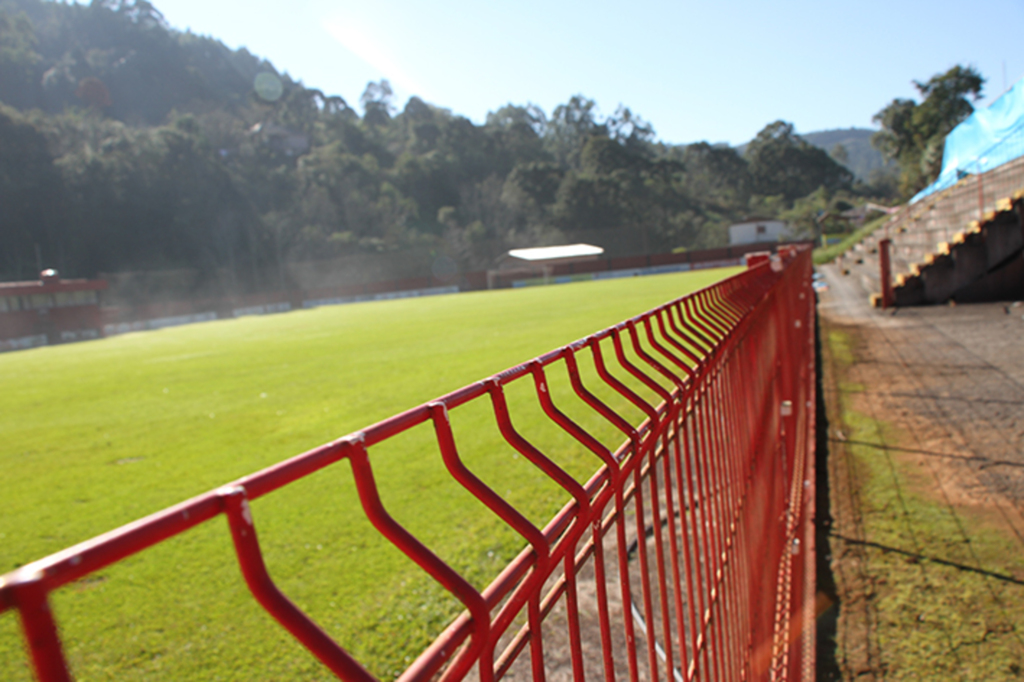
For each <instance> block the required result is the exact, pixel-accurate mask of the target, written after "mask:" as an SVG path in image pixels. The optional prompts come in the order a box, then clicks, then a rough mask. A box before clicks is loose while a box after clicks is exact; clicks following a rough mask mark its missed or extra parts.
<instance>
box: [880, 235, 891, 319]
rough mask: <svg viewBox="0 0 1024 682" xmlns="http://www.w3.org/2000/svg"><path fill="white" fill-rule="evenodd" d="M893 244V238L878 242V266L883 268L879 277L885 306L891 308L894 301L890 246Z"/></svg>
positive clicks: (883, 305)
mask: <svg viewBox="0 0 1024 682" xmlns="http://www.w3.org/2000/svg"><path fill="white" fill-rule="evenodd" d="M891 244H892V240H891V239H882V240H879V242H878V266H879V269H880V270H881V272H879V278H880V280H881V282H882V307H883V308H891V307H892V306H893V303H894V301H893V294H892V261H890V260H889V247H890V245H891Z"/></svg>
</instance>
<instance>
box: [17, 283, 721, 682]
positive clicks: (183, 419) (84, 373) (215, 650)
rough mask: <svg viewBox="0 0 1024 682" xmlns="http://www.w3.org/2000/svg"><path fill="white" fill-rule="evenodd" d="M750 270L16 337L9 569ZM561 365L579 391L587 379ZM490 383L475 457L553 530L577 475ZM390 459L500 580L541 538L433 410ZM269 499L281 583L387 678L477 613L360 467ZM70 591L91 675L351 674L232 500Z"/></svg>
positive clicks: (270, 536) (479, 413) (580, 465)
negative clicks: (463, 475) (454, 450)
mask: <svg viewBox="0 0 1024 682" xmlns="http://www.w3.org/2000/svg"><path fill="white" fill-rule="evenodd" d="M737 270H738V269H736V268H730V269H718V270H705V271H698V272H690V273H683V274H674V275H660V276H651V277H639V278H633V279H620V280H605V281H595V282H584V283H576V284H566V285H560V286H551V287H533V288H527V289H517V290H501V291H491V292H476V293H467V294H460V295H457V296H440V297H432V298H421V299H402V300H394V301H383V302H375V303H361V304H354V305H347V306H336V307H325V308H318V309H314V310H305V311H297V312H293V313H288V314H283V315H273V316H265V317H247V318H241V319H237V320H227V321H217V322H208V323H203V324H196V325H191V326H186V327H177V328H171V329H164V330H161V331H155V332H143V333H138V334H129V335H124V336H119V337H114V338H110V339H104V340H101V341H95V342H87V343H80V344H74V345H68V346H56V347H49V348H41V349H35V350H30V351H23V352H17V353H8V354H5V355H0V377H2V378H3V379H2V385H3V386H4V390H3V391H2V392H0V411H2V414H3V418H2V420H0V470H2V471H3V482H2V487H0V490H2V498H0V573H5V572H7V571H10V570H12V569H14V568H16V567H18V566H20V565H22V564H24V563H28V562H29V561H32V560H34V559H38V558H41V557H43V556H45V555H47V554H50V553H52V552H55V551H57V550H60V549H63V548H65V547H67V546H69V545H72V544H74V543H77V542H81V541H83V540H86V539H88V538H90V537H93V536H95V535H98V534H100V533H103V532H105V531H108V530H111V529H113V528H116V527H118V526H120V525H122V524H125V523H128V522H130V521H133V520H135V519H138V518H140V517H142V516H145V515H146V514H150V513H152V512H155V511H158V510H160V509H162V508H164V507H167V506H170V505H172V504H175V503H177V502H180V501H182V500H184V499H186V498H189V497H192V496H194V495H197V494H200V493H203V492H206V491H207V490H210V489H212V488H215V487H218V486H220V485H222V484H224V483H226V482H228V481H231V480H233V479H236V478H238V477H240V476H243V475H246V474H249V473H252V472H254V471H257V470H258V469H261V468H264V467H266V466H269V465H271V464H273V463H275V462H278V461H281V460H283V459H286V458H288V457H290V456H292V455H295V454H298V453H299V452H302V451H304V450H307V449H309V448H311V447H314V446H317V445H320V444H322V443H324V442H327V441H329V440H333V439H335V438H337V437H339V436H342V435H344V434H346V433H349V432H352V431H355V430H358V429H360V428H362V427H364V426H367V425H369V424H371V423H374V422H377V421H379V420H381V419H384V418H386V417H389V416H391V415H393V414H395V413H397V412H401V411H403V410H405V409H408V408H410V407H413V406H415V405H418V404H420V403H423V402H425V401H428V400H430V399H432V398H435V397H437V396H439V395H442V394H444V393H447V392H449V391H451V390H454V389H456V388H459V387H461V386H464V385H466V384H469V383H471V382H473V381H476V380H479V379H482V378H485V377H487V376H490V375H492V374H494V373H496V372H498V371H501V370H503V369H506V368H507V367H510V366H512V365H515V364H518V363H520V362H523V361H525V360H528V359H530V358H532V357H534V356H536V355H539V354H540V353H543V352H545V351H548V350H551V349H552V348H554V347H557V346H560V345H564V344H566V343H569V342H571V341H574V340H576V339H578V338H581V337H583V336H586V335H587V334H589V333H591V332H594V331H597V330H599V329H601V328H604V327H607V326H609V325H612V324H615V323H616V322H619V321H621V320H623V319H626V318H628V317H632V316H634V315H636V314H639V313H641V312H643V311H645V310H648V309H650V308H652V307H654V306H656V305H658V304H660V303H664V302H665V301H667V300H670V299H673V298H676V297H678V296H682V295H684V294H686V293H688V292H690V291H693V290H695V289H698V288H701V287H703V286H706V285H708V284H711V283H713V282H715V281H717V280H719V279H722V278H723V277H726V276H728V275H731V274H733V273H734V272H736V271H737ZM552 374H557V371H556V370H554V369H552ZM585 381H586V378H585ZM517 383H518V384H522V386H520V387H518V388H510V390H509V401H510V405H511V409H512V415H513V419H514V420H516V425H517V427H519V428H520V430H522V431H523V432H524V435H527V436H528V437H529V438H531V440H534V441H535V442H537V444H538V445H540V446H543V447H542V449H544V450H545V452H551V453H553V456H554V457H555V458H556V461H558V462H559V463H560V464H561V465H562V466H563V467H565V468H566V469H567V470H568V471H569V472H570V473H572V474H573V475H575V476H577V477H578V478H580V479H585V478H587V477H588V476H589V475H590V474H591V473H593V472H594V471H595V470H596V469H597V468H598V466H599V462H598V461H597V460H596V458H593V457H592V456H587V455H585V454H584V453H580V452H579V451H578V449H577V448H575V447H574V446H573V444H572V443H569V442H567V441H566V439H565V437H564V435H560V434H558V433H556V432H555V431H557V429H553V428H550V425H547V424H546V423H545V422H546V420H545V419H544V418H543V417H542V416H540V410H539V408H537V407H535V403H536V400H535V399H533V400H532V402H531V395H530V392H531V390H532V386H530V387H527V386H526V384H525V383H524V382H517ZM551 384H552V389H551V390H552V394H553V396H554V397H555V399H556V403H558V399H559V398H562V403H560V406H561V405H563V404H565V403H566V402H567V401H568V400H569V393H570V389H569V388H568V382H567V381H564V380H562V381H559V380H558V379H557V378H555V377H554V376H553V377H552V378H551ZM588 385H590V386H592V385H593V382H591V383H589V384H588ZM528 388H529V389H530V390H527V389H528ZM609 401H610V402H611V401H612V398H609ZM477 402H479V403H480V404H479V405H475V404H474V405H467V406H465V407H463V408H457V410H454V411H453V414H452V420H453V426H454V428H455V432H456V440H457V443H458V446H459V448H460V452H462V453H463V454H464V456H465V458H466V461H467V463H468V464H469V465H470V466H471V467H474V470H475V471H477V472H478V473H479V475H480V476H481V477H482V478H484V480H486V481H487V482H488V483H489V484H491V486H492V487H494V488H495V489H496V490H497V491H498V492H499V493H501V494H504V495H505V496H507V497H508V499H509V500H510V501H511V502H513V504H515V505H516V506H517V507H519V508H520V509H522V510H523V511H524V513H526V514H527V516H528V517H530V518H531V519H532V520H533V521H534V522H535V523H537V524H538V525H542V524H543V522H544V521H546V519H547V518H548V517H549V516H550V515H551V513H553V512H554V511H555V510H556V509H557V508H558V507H560V506H561V505H562V504H563V503H564V501H565V499H566V496H565V495H564V492H560V491H559V490H557V489H555V488H554V487H553V486H552V485H551V484H550V482H548V481H547V480H546V479H545V478H544V477H543V476H542V475H541V474H539V473H538V472H537V471H536V470H534V469H533V468H532V467H531V466H530V465H528V464H526V463H525V462H524V461H523V460H522V459H521V458H516V456H515V455H513V454H510V453H511V450H510V449H507V448H505V447H504V446H503V445H502V442H501V441H500V438H499V437H498V435H497V429H496V428H495V427H494V425H493V418H492V417H491V413H490V410H489V409H485V408H486V407H487V405H485V404H484V403H486V402H487V401H477ZM531 405H533V407H531ZM519 406H522V408H521V410H520V409H519ZM573 409H577V408H575V407H573V408H571V409H570V407H567V408H566V411H567V412H569V413H570V415H571V416H573V417H574V418H578V419H579V421H581V422H584V424H585V425H586V424H592V425H594V429H595V431H596V432H597V433H598V435H599V437H602V438H607V439H610V440H609V441H608V444H613V443H612V442H611V441H613V440H614V439H615V435H614V434H611V433H609V432H608V430H607V429H606V428H605V429H604V430H603V431H602V427H599V426H596V424H597V422H595V421H594V420H593V418H592V415H587V414H583V413H582V412H580V411H579V410H578V409H577V411H576V412H573ZM517 410H519V411H518V412H517ZM614 444H617V443H614ZM498 451H500V453H501V456H497V455H496V454H495V453H496V452H498ZM370 454H371V461H372V462H373V464H374V467H375V474H376V478H377V480H378V483H379V484H380V486H381V494H382V497H383V500H384V503H385V505H386V506H387V507H388V509H389V510H390V511H391V512H392V514H393V515H394V516H395V517H396V518H397V519H398V520H399V521H401V522H402V523H404V524H406V525H407V526H408V527H409V528H410V530H412V531H413V532H414V533H415V534H417V535H418V536H419V537H420V538H421V539H423V540H424V542H426V544H427V545H428V546H430V547H431V548H432V549H434V550H435V551H436V552H437V553H438V554H439V555H441V557H442V558H444V559H445V560H446V561H449V562H450V563H451V564H452V565H453V566H454V567H455V568H456V569H457V570H459V571H460V572H462V573H463V574H464V575H466V577H467V578H469V579H470V580H471V582H473V583H474V584H476V585H477V587H478V588H479V587H483V585H485V584H486V583H487V582H489V581H490V579H491V578H493V577H494V576H495V575H496V574H497V573H498V571H500V569H501V568H503V567H504V565H505V564H506V563H507V562H508V561H509V560H510V559H511V558H512V557H513V556H514V555H515V553H516V552H518V550H519V549H520V548H521V547H522V546H523V544H524V542H523V540H522V539H521V538H520V537H518V536H516V535H514V534H513V533H511V532H510V531H508V530H506V529H504V528H503V527H502V526H501V524H500V522H497V521H496V519H494V518H493V517H492V516H491V515H489V514H488V513H486V512H484V513H481V512H480V510H481V509H483V508H482V507H480V506H479V504H478V503H476V501H475V500H474V499H473V498H472V497H471V496H470V495H469V494H468V493H465V492H464V491H463V490H462V489H461V488H459V487H458V486H457V485H456V484H454V483H453V482H452V481H451V479H450V477H449V476H448V475H447V473H446V472H445V469H444V467H443V464H442V463H441V461H440V456H439V455H438V454H437V450H436V447H435V446H433V440H432V431H431V430H430V429H429V426H427V425H424V426H423V427H417V430H416V432H415V433H410V434H406V435H403V436H401V437H399V438H397V439H395V440H394V442H389V443H387V444H384V445H381V446H378V447H376V448H374V449H372V450H371V452H370ZM253 513H254V516H255V523H256V528H257V532H258V533H259V538H260V543H261V545H262V547H263V550H264V554H265V558H266V561H267V565H268V568H269V570H270V573H271V575H272V576H273V577H274V578H275V580H276V581H277V583H278V585H279V586H280V587H281V589H282V590H283V591H284V592H285V594H287V595H288V596H289V597H290V598H291V599H292V600H293V601H294V602H295V603H296V604H297V605H298V606H299V607H300V608H302V609H304V610H306V611H307V613H309V614H310V615H311V616H312V617H313V619H314V620H316V621H317V622H318V623H319V624H320V625H321V626H322V627H323V628H324V629H325V630H326V631H327V632H329V633H330V634H331V635H332V636H334V637H336V638H337V639H338V641H339V642H340V643H341V644H342V645H343V646H345V647H346V648H347V649H349V650H350V651H351V652H352V653H353V654H354V655H355V656H356V657H357V658H358V659H359V660H360V661H362V662H363V663H364V664H366V665H367V666H368V667H369V668H370V669H371V671H372V672H374V673H375V674H377V675H378V676H380V677H382V678H387V677H393V676H394V675H396V674H397V673H398V672H400V671H401V669H402V668H404V666H405V665H406V664H407V662H408V661H409V660H410V659H411V657H414V656H415V655H416V654H418V653H419V651H420V650H421V649H422V648H423V646H425V644H426V643H427V642H429V641H430V639H432V638H433V636H434V635H436V634H437V633H438V632H439V631H440V630H441V629H442V627H443V626H444V624H446V623H447V622H448V620H449V619H450V618H451V616H452V615H453V614H454V613H455V612H457V611H458V610H459V605H458V603H457V602H455V600H454V599H452V598H450V597H449V596H448V595H447V593H444V592H443V591H442V590H440V589H439V588H436V587H435V586H434V585H433V584H432V583H431V581H429V580H427V579H424V578H423V574H422V573H421V572H420V571H419V570H418V569H417V568H415V566H414V565H413V564H412V563H411V562H410V561H409V560H407V559H406V558H405V557H404V556H403V555H401V554H400V553H399V552H397V551H396V550H394V549H392V548H391V547H390V546H389V545H387V544H386V543H385V542H384V541H382V540H381V539H380V538H379V537H378V536H377V534H376V532H375V531H374V530H373V529H372V527H371V526H370V525H369V523H368V522H367V521H366V519H365V517H363V515H362V513H361V511H360V508H359V505H358V501H357V498H356V495H355V490H354V486H353V485H352V480H351V473H350V469H349V466H348V464H347V462H341V463H339V464H337V465H334V466H332V467H328V468H327V469H325V470H323V471H321V472H318V473H317V474H315V475H313V476H310V477H307V478H306V479H303V480H301V481H298V482H297V483H294V484H292V485H290V486H287V487H286V488H284V489H282V490H280V491H277V492H275V493H272V494H270V495H268V496H266V497H264V498H261V499H260V500H257V501H256V502H255V503H254V504H253ZM53 604H54V608H55V612H56V616H57V620H58V623H59V624H60V625H61V627H62V630H63V635H64V645H65V648H66V651H65V653H66V655H67V657H68V660H69V662H70V664H71V666H72V669H73V673H74V674H75V675H76V677H77V678H78V679H79V680H87V679H88V680H93V679H97V680H108V679H109V680H114V679H116V680H133V679H146V680H152V679H174V680H177V679H211V680H212V679H225V680H227V679H260V680H271V679H275V680H276V679H281V680H293V679H303V680H314V679H333V678H332V676H331V675H330V673H329V672H328V671H327V670H326V668H324V667H322V666H321V665H320V664H319V663H318V662H317V661H316V660H315V659H314V658H313V657H312V656H311V655H310V654H309V653H308V652H306V651H305V649H303V648H302V647H301V646H300V645H298V644H297V643H296V642H295V641H294V640H293V639H292V638H291V636H290V635H289V634H288V633H287V632H285V631H284V630H283V629H282V628H281V627H280V626H279V625H277V623H276V622H274V621H273V620H272V619H271V618H270V616H269V615H267V614H266V613H265V612H264V611H263V610H262V609H261V608H260V607H259V606H258V605H257V604H256V603H255V601H254V600H253V598H252V597H251V595H250V594H249V592H248V590H247V588H246V586H245V584H244V582H243V581H242V579H241V575H240V573H239V570H238V566H237V563H236V560H235V556H234V551H233V549H232V545H231V540H230V535H229V533H228V530H227V524H226V522H225V521H224V520H223V519H220V518H218V519H215V520H213V521H211V522H208V523H206V524H203V525H202V526H199V527H198V528H195V529H193V530H192V531H190V532H188V533H186V534H184V535H182V536H179V537H177V538H173V539H171V540H169V541H167V542H164V543H162V544H160V545H157V546H156V547H154V548H151V549H150V550H147V551H146V552H143V553H142V554H140V555H136V556H134V557H130V558H129V559H127V560H125V561H122V562H120V563H119V564H116V565H114V566H111V567H109V568H107V569H104V570H102V571H100V572H99V573H97V574H93V575H91V576H89V577H88V578H86V579H84V580H82V581H80V582H78V583H75V584H72V585H69V586H67V587H65V588H63V589H62V590H60V591H59V592H57V593H56V594H55V595H53ZM25 660H26V659H25V654H24V651H23V647H22V642H21V636H20V634H19V631H18V624H17V615H16V613H15V612H7V613H4V614H3V615H0V670H2V671H3V674H2V677H3V679H4V680H8V679H10V680H22V679H24V680H29V679H32V675H31V672H30V671H29V669H28V667H27V664H26V662H25Z"/></svg>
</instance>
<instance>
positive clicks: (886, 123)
mask: <svg viewBox="0 0 1024 682" xmlns="http://www.w3.org/2000/svg"><path fill="white" fill-rule="evenodd" d="M984 84H985V79H984V78H982V76H981V74H979V73H978V72H977V71H976V70H975V69H974V67H970V66H968V67H964V66H959V65H957V66H954V67H953V68H951V69H950V70H948V71H946V72H945V73H941V74H936V75H934V76H932V77H931V78H930V79H928V80H927V81H925V82H923V83H922V82H920V81H914V87H916V88H917V91H918V92H919V93H920V94H921V96H922V97H923V98H924V99H923V101H922V102H920V103H918V102H915V101H914V100H911V99H894V100H893V101H892V102H890V103H889V104H888V105H886V106H885V108H884V109H882V110H881V111H879V112H878V113H877V114H875V116H874V119H873V120H874V121H875V122H876V123H878V124H880V125H881V126H882V129H881V130H880V131H879V132H878V133H876V134H875V136H874V138H873V139H872V141H871V142H872V144H873V145H874V146H875V148H876V149H878V150H879V151H881V152H882V153H883V154H885V155H886V157H887V158H890V159H895V160H896V161H897V163H899V167H900V191H901V193H902V194H903V195H904V197H905V198H909V197H910V196H913V195H914V194H916V193H917V192H918V191H920V190H921V189H923V188H925V187H926V186H928V185H929V184H930V183H932V182H933V181H934V180H935V179H936V178H937V177H938V176H939V171H941V170H942V152H943V143H944V142H945V139H946V135H948V134H949V132H950V131H951V130H953V128H955V127H956V126H957V125H958V124H959V123H960V122H961V121H963V120H964V119H965V118H967V117H968V116H970V115H971V113H972V112H973V111H974V106H973V105H972V104H971V101H972V100H973V101H977V100H978V99H980V98H981V92H982V87H983V86H984Z"/></svg>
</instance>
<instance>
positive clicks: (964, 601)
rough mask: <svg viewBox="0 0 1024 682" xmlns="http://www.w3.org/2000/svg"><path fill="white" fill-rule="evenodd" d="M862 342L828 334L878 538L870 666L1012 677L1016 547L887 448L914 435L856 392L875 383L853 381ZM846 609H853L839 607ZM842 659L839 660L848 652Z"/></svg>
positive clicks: (871, 586) (837, 546)
mask: <svg viewBox="0 0 1024 682" xmlns="http://www.w3.org/2000/svg"><path fill="white" fill-rule="evenodd" d="M855 343H856V341H855V339H853V338H851V336H850V335H849V334H847V333H845V332H842V331H838V330H831V331H830V332H829V333H828V336H827V345H828V352H830V353H831V355H832V360H833V366H834V367H836V368H837V370H838V380H839V381H838V384H837V385H838V388H839V391H840V409H841V422H840V423H839V424H837V426H839V428H841V429H842V431H843V433H844V434H845V438H846V440H847V443H846V444H844V445H843V448H844V449H845V451H846V452H847V453H848V455H849V457H850V461H849V465H850V466H852V469H853V473H854V475H853V479H852V480H853V482H852V484H851V485H852V486H853V487H854V488H855V489H856V491H857V494H858V496H859V502H860V513H861V522H862V531H863V535H864V537H863V540H866V541H868V542H869V543H873V544H871V545H870V546H868V547H866V548H865V556H866V560H867V563H866V565H867V568H866V580H867V585H868V586H867V588H866V589H867V590H868V591H867V593H866V594H864V595H861V597H862V598H863V599H865V600H867V602H868V604H869V605H870V607H869V608H870V609H872V610H873V612H874V614H875V617H874V623H875V627H876V628H877V632H874V633H869V634H868V636H871V637H875V638H877V647H878V650H879V653H880V656H881V661H879V662H877V668H876V669H875V670H874V671H873V672H874V674H875V675H876V676H878V677H883V678H885V679H890V680H921V679H962V680H996V679H1016V678H1017V677H1019V676H1020V675H1021V665H1022V660H1021V649H1022V643H1021V635H1020V626H1021V617H1020V614H1021V613H1024V586H1022V585H1021V583H1020V580H1021V579H1022V578H1024V557H1022V556H1021V555H1020V552H1019V545H1018V544H1017V542H1016V541H1015V539H1014V538H1013V537H1012V535H1011V534H1010V533H1009V532H1008V530H1007V529H1006V528H1005V527H1001V526H999V525H998V524H997V523H995V522H994V517H993V513H992V511H991V510H986V509H984V508H978V507H970V506H965V505H956V506H951V505H950V504H948V503H947V502H946V501H945V500H944V499H943V497H942V494H941V492H940V490H939V489H938V488H937V485H936V482H935V479H934V478H933V476H932V475H931V473H930V470H929V468H928V466H927V465H926V464H924V463H922V462H920V461H918V460H917V459H914V458H911V457H908V456H906V455H903V456H900V455H899V454H898V453H897V454H893V451H891V450H887V448H888V447H890V446H893V445H896V444H898V443H907V442H908V438H907V434H905V433H902V432H901V431H900V429H899V428H898V427H897V426H896V425H895V424H894V423H892V422H889V421H885V420H884V419H879V418H878V416H877V415H874V414H868V412H867V411H865V409H864V407H863V405H864V402H863V400H864V399H863V398H862V397H861V396H859V394H861V393H863V392H864V391H865V390H868V389H866V388H865V386H864V385H863V384H859V383H851V382H849V381H848V380H847V379H846V372H847V371H848V369H849V368H850V366H851V365H852V364H853V363H854V362H856V361H860V360H861V359H860V358H858V357H857V351H856V347H855ZM832 457H833V458H836V457H838V455H836V454H835V453H833V455H832ZM830 466H832V467H845V466H847V463H844V462H837V461H833V463H832V464H831V465H830ZM843 492H844V493H845V492H846V491H843ZM835 494H836V492H835V491H833V495H835ZM965 535H966V537H965ZM832 552H833V555H834V556H838V557H842V556H843V555H844V554H845V553H846V550H845V549H844V541H843V540H842V539H839V538H837V539H833V540H832ZM839 560H840V561H842V560H843V559H842V558H840V559H839ZM941 562H951V563H953V564H959V565H960V566H963V567H969V568H977V569H981V570H982V571H988V572H989V573H990V574H995V576H1003V577H1004V579H1000V578H999V577H993V576H992V575H986V574H984V573H981V572H977V571H972V570H968V569H965V568H957V567H955V566H951V565H949V564H948V563H941ZM1005 578H1009V579H1010V580H1006V579H1005ZM844 608H851V607H850V606H849V605H844V604H840V609H841V610H842V609H844ZM852 608H854V609H860V608H861V606H859V605H857V606H853V607H852ZM838 658H839V659H840V660H842V659H843V652H842V651H839V652H838ZM851 672H852V674H859V672H861V671H851Z"/></svg>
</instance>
